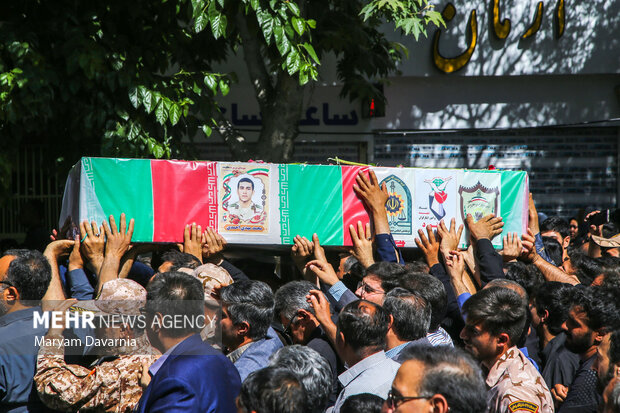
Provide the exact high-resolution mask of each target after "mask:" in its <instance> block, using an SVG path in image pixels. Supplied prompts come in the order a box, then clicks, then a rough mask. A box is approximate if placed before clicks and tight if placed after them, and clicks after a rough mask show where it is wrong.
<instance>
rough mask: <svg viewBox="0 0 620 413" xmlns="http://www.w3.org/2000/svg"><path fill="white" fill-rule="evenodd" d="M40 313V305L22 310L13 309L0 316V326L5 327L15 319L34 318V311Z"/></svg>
mask: <svg viewBox="0 0 620 413" xmlns="http://www.w3.org/2000/svg"><path fill="white" fill-rule="evenodd" d="M35 312H37V313H40V312H41V307H39V306H37V307H30V308H25V309H23V310H18V311H13V312H12V313H8V314H5V315H3V316H2V317H0V327H6V326H8V325H9V324H12V323H15V322H16V321H22V320H28V319H30V318H34V313H35Z"/></svg>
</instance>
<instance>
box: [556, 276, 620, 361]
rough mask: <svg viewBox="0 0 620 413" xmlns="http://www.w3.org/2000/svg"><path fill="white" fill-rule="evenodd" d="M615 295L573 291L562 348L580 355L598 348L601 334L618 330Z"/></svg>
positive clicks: (601, 291) (619, 319)
mask: <svg viewBox="0 0 620 413" xmlns="http://www.w3.org/2000/svg"><path fill="white" fill-rule="evenodd" d="M619 296H620V294H618V292H617V291H615V290H611V289H606V288H602V287H598V286H595V287H588V288H586V289H576V290H575V291H574V293H573V294H571V297H570V310H569V312H568V317H567V319H566V321H565V322H564V324H562V329H563V330H564V331H565V332H566V348H568V349H569V350H570V351H572V352H574V353H577V354H580V355H584V354H588V353H589V352H590V351H592V349H593V348H594V347H596V346H598V345H600V344H601V341H603V338H604V336H605V334H607V333H608V332H609V331H611V330H612V329H616V328H620V314H619V309H618V304H617V300H618V297H619Z"/></svg>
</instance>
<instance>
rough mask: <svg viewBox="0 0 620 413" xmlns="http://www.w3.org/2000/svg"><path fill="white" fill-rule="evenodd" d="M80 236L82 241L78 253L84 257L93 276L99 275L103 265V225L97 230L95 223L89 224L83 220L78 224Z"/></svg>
mask: <svg viewBox="0 0 620 413" xmlns="http://www.w3.org/2000/svg"><path fill="white" fill-rule="evenodd" d="M80 235H81V237H82V239H83V240H84V241H82V245H81V246H80V252H81V253H82V256H83V257H84V261H85V264H86V266H87V267H88V268H89V269H90V270H91V271H92V272H93V273H95V274H99V271H100V270H101V265H102V264H103V251H104V249H105V239H104V232H103V225H102V226H100V227H99V228H97V223H96V222H95V221H92V222H91V223H90V224H89V223H88V221H86V220H84V221H82V222H81V223H80Z"/></svg>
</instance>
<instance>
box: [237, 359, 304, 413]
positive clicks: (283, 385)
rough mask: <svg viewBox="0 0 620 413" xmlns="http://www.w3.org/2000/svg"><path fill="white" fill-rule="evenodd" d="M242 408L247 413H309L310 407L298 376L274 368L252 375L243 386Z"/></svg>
mask: <svg viewBox="0 0 620 413" xmlns="http://www.w3.org/2000/svg"><path fill="white" fill-rule="evenodd" d="M239 405H240V407H241V408H242V409H243V411H244V412H246V413H250V412H252V411H255V412H257V413H306V412H308V411H309V407H310V406H308V404H307V397H306V393H305V390H304V387H303V385H302V384H301V381H300V380H299V379H298V378H297V376H296V375H295V373H293V372H292V371H289V370H287V369H284V368H281V367H274V366H270V367H265V368H263V369H260V370H256V371H254V372H252V373H250V375H249V376H248V377H247V378H246V379H245V381H244V382H243V384H242V385H241V391H240V393H239Z"/></svg>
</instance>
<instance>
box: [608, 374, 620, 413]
mask: <svg viewBox="0 0 620 413" xmlns="http://www.w3.org/2000/svg"><path fill="white" fill-rule="evenodd" d="M607 404H608V405H610V406H611V407H612V408H613V410H612V411H614V412H620V381H618V382H617V383H616V385H615V386H614V388H613V390H612V391H611V395H610V396H609V400H608V401H607Z"/></svg>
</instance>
